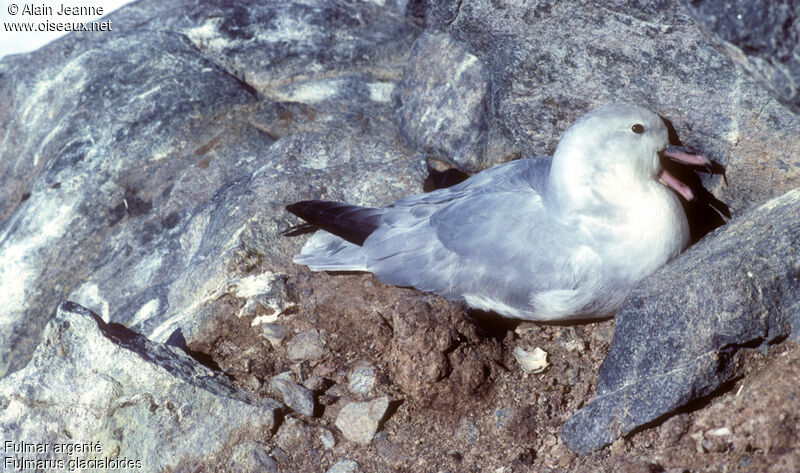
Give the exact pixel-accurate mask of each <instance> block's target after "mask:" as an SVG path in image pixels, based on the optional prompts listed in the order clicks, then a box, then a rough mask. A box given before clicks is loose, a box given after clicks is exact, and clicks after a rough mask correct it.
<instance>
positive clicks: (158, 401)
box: [0, 302, 282, 471]
mask: <svg viewBox="0 0 800 473" xmlns="http://www.w3.org/2000/svg"><path fill="white" fill-rule="evenodd" d="M0 405H3V406H5V408H4V409H3V410H2V411H0V433H2V436H3V438H6V439H20V440H23V439H24V440H25V441H26V442H30V443H41V444H49V445H54V444H55V443H85V442H99V444H98V445H99V446H100V448H101V450H100V454H87V455H95V456H97V457H98V458H101V459H102V458H116V459H119V460H122V459H125V458H127V459H129V460H133V461H136V460H138V461H140V462H141V464H142V469H147V470H152V471H160V470H165V469H172V468H176V467H178V465H180V462H182V461H197V460H200V459H204V460H206V459H208V458H214V456H215V455H218V454H220V453H221V451H222V450H223V448H225V446H226V445H227V444H228V443H231V442H233V441H236V442H241V441H242V440H245V441H247V440H248V439H247V437H251V438H252V439H256V438H261V437H262V436H263V435H264V433H265V432H271V431H272V430H273V429H274V428H275V426H276V425H277V419H278V416H279V415H280V414H281V411H282V406H281V404H280V403H278V402H277V401H272V400H267V401H260V402H255V401H252V400H249V399H248V398H247V397H246V396H245V395H244V394H242V393H241V392H240V391H237V390H235V389H234V388H233V387H232V386H231V385H230V384H229V383H228V382H227V381H226V380H225V377H224V376H219V375H218V373H215V372H214V371H212V370H210V369H208V368H206V367H205V366H202V365H200V364H199V363H197V362H196V361H195V360H194V359H192V358H190V357H189V356H188V355H186V354H185V353H184V352H183V351H182V350H180V349H177V348H175V347H171V346H167V345H163V344H160V343H154V342H151V341H149V340H147V339H146V338H145V337H143V336H141V335H139V334H137V333H135V332H133V331H131V330H128V329H126V328H124V327H122V326H120V325H116V324H106V323H105V322H103V321H102V320H101V319H100V317H99V316H97V315H96V314H94V313H92V312H90V311H88V310H87V309H85V308H83V307H81V306H78V305H76V304H73V303H70V302H65V303H63V304H61V305H60V306H59V308H58V312H57V315H56V317H55V318H54V319H53V320H52V321H51V322H50V323H49V324H48V325H47V328H46V329H45V331H44V333H43V340H42V343H41V344H40V345H39V347H38V348H37V349H36V351H35V352H34V353H33V357H32V359H31V361H30V363H29V364H28V366H26V367H25V368H24V369H22V370H20V371H17V372H15V373H14V374H12V375H9V376H7V377H5V378H4V379H2V380H1V381H0ZM209 412H213V413H214V415H213V416H210V415H208V413H209ZM43 425H47V426H49V427H48V428H47V429H42V426H43ZM242 448H244V447H242ZM87 455H79V456H81V457H82V458H87V459H88V458H89V457H88V456H87ZM237 458H238V457H237ZM259 458H260V457H259ZM65 460H66V459H65Z"/></svg>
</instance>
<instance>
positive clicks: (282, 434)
mask: <svg viewBox="0 0 800 473" xmlns="http://www.w3.org/2000/svg"><path fill="white" fill-rule="evenodd" d="M309 440H310V435H309V432H308V428H307V427H306V425H305V424H304V423H303V421H301V420H300V419H295V418H294V417H287V418H286V419H284V420H283V423H281V426H280V427H279V428H278V431H277V432H276V433H275V443H276V444H277V445H278V447H280V448H281V449H282V450H283V451H284V452H288V453H289V454H291V453H292V452H298V451H301V450H305V449H306V448H308V442H309Z"/></svg>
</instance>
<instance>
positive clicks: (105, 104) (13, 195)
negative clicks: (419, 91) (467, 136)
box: [0, 0, 424, 374]
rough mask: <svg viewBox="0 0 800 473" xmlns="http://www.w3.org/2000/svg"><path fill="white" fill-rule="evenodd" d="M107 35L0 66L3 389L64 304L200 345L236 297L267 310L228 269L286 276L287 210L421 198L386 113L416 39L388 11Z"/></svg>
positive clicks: (126, 29) (159, 7) (252, 13)
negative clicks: (265, 268) (225, 300)
mask: <svg viewBox="0 0 800 473" xmlns="http://www.w3.org/2000/svg"><path fill="white" fill-rule="evenodd" d="M177 11H180V12H181V13H180V14H177V13H175V12H177ZM112 20H113V21H114V22H115V23H114V24H115V25H117V26H118V27H119V30H118V32H117V30H115V32H109V33H103V34H72V35H68V36H67V37H65V38H63V39H61V40H59V41H56V42H54V43H52V44H49V45H47V46H45V47H44V48H42V49H40V50H38V51H35V52H33V53H30V54H26V55H19V56H10V57H6V58H4V59H3V61H2V62H0V96H2V98H3V100H2V101H0V103H2V105H0V129H2V130H4V133H3V140H2V146H0V176H2V186H0V232H2V235H3V237H2V240H0V286H2V287H3V290H2V291H0V374H4V373H6V372H8V371H14V370H17V369H20V368H21V367H23V366H24V365H25V363H26V361H27V359H28V358H29V357H30V355H31V353H32V352H33V349H34V347H35V346H36V344H37V343H38V340H39V336H40V334H41V331H42V329H43V328H44V325H45V324H46V323H47V321H48V320H49V319H50V318H51V317H52V316H53V314H54V313H55V308H56V306H57V305H58V303H59V302H61V301H62V300H65V299H67V298H70V299H72V300H75V301H77V302H79V303H81V304H83V305H85V306H86V307H89V308H91V309H92V310H94V311H96V312H97V313H98V314H100V315H101V316H102V317H103V318H104V320H106V321H114V322H119V323H124V324H126V325H128V326H129V327H131V328H133V329H134V330H137V331H140V332H142V333H144V334H145V335H148V336H151V337H154V338H155V339H158V340H161V341H164V340H166V339H167V338H168V337H169V336H170V335H171V334H173V333H174V332H175V331H176V330H179V329H180V330H181V331H182V335H183V337H185V338H186V339H187V340H191V338H192V334H193V332H194V330H195V329H196V328H197V326H198V325H199V324H201V323H202V322H203V320H205V319H206V318H208V317H211V316H213V314H215V313H217V312H219V309H218V308H217V302H216V301H217V300H218V299H219V298H220V297H221V296H222V295H224V294H225V293H233V294H237V293H240V295H243V296H244V297H245V298H251V297H257V296H258V295H259V294H258V291H262V292H264V293H266V292H268V285H269V283H270V281H267V280H264V281H261V287H260V289H255V291H256V292H255V293H253V292H250V293H247V294H241V291H238V290H237V286H236V285H228V284H227V283H226V280H227V279H228V273H230V271H229V269H231V268H232V269H234V270H235V269H238V270H240V271H241V272H246V271H247V270H248V269H250V268H252V266H251V265H252V264H257V263H258V262H264V261H268V262H271V265H272V266H274V267H285V266H286V265H288V264H289V262H290V256H291V253H293V252H294V251H296V250H297V247H298V245H299V244H300V243H301V242H300V241H298V240H287V239H280V238H279V237H278V236H277V235H278V233H279V230H280V229H282V228H285V227H286V226H287V222H288V220H287V217H286V215H285V214H284V212H283V205H285V204H286V203H288V202H290V201H293V200H298V199H301V198H311V197H328V198H338V199H343V200H350V201H355V202H361V203H365V204H378V203H387V202H391V201H393V200H396V199H397V198H400V197H402V196H404V195H407V194H410V193H412V192H417V191H419V189H420V187H419V182H421V179H422V174H421V173H422V171H423V170H424V167H423V164H422V163H421V162H417V161H416V160H414V159H411V158H410V156H412V155H413V152H412V151H410V150H407V149H406V148H404V147H403V146H402V145H400V144H399V143H398V141H399V135H398V133H397V131H396V128H395V127H394V126H393V125H392V120H393V116H394V111H393V108H392V105H391V101H390V95H391V91H392V89H393V88H394V86H395V84H396V83H397V81H399V79H400V77H401V74H402V69H403V67H404V66H405V62H406V59H407V57H408V54H409V51H410V48H411V45H412V43H413V41H414V38H415V37H416V35H417V34H418V32H419V29H418V27H417V26H416V25H414V24H413V23H412V22H410V21H409V20H406V19H405V18H403V17H402V16H401V15H398V14H397V13H396V12H394V11H393V10H392V9H391V8H390V7H389V6H386V7H380V6H379V5H376V4H373V3H368V2H367V3H352V2H344V1H327V0H325V1H318V2H288V1H276V2H252V1H247V2H237V4H236V5H235V6H234V5H233V4H229V3H224V2H223V3H220V4H218V5H217V4H207V3H201V4H198V3H197V2H193V1H182V2H177V3H176V2H172V3H170V4H169V5H167V4H165V3H163V2H158V1H153V0H143V1H139V2H135V3H133V4H131V5H129V6H126V7H124V8H122V9H120V10H118V11H117V12H115V13H114V14H113V15H112ZM64 84H69V87H65V86H64ZM32 91H33V92H32ZM300 176H302V177H300ZM364 176H369V178H368V179H365V178H364ZM329 182H336V183H337V186H336V187H335V188H331V189H330V190H328V188H327V185H328V183H329ZM220 288H224V289H222V290H220ZM220 291H221V292H220ZM237 291H238V292H237ZM190 306H191V307H194V308H200V309H201V310H200V311H199V313H196V312H194V309H192V311H191V312H192V317H190V316H189V315H188V312H187V308H189V307H190Z"/></svg>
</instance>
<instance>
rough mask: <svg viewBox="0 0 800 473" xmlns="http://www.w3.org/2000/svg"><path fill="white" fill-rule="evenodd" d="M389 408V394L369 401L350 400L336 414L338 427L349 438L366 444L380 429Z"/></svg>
mask: <svg viewBox="0 0 800 473" xmlns="http://www.w3.org/2000/svg"><path fill="white" fill-rule="evenodd" d="M388 409H389V397H388V396H382V397H379V398H377V399H373V400H372V401H368V402H350V403H348V404H346V405H345V406H344V407H343V408H342V410H341V411H339V415H338V416H336V427H338V428H339V430H341V431H342V434H343V435H344V436H345V437H346V438H347V439H348V440H350V441H352V442H356V443H360V444H363V445H366V444H368V443H369V442H370V441H371V440H372V437H373V436H374V435H375V432H377V431H378V426H379V424H380V422H381V420H383V416H384V415H386V411H387V410H388Z"/></svg>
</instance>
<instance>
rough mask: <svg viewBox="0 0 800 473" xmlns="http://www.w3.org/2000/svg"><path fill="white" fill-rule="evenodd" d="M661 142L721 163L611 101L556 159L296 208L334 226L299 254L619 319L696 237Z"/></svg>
mask: <svg viewBox="0 0 800 473" xmlns="http://www.w3.org/2000/svg"><path fill="white" fill-rule="evenodd" d="M660 154H661V155H664V156H666V157H668V158H670V159H672V160H675V161H678V162H681V163H684V164H689V165H694V166H705V167H709V166H710V161H708V160H707V159H706V158H704V157H702V156H699V155H692V154H687V153H685V152H682V151H680V150H679V149H678V148H675V147H670V146H668V137H667V128H666V126H665V124H664V122H663V121H662V119H661V118H660V117H659V116H658V115H657V114H655V113H653V112H651V111H650V110H647V109H645V108H642V107H638V106H634V105H608V106H604V107H601V108H598V109H596V110H594V111H592V112H590V113H587V114H586V115H584V116H583V117H581V118H580V119H579V120H578V121H576V122H575V123H574V124H573V125H572V126H571V127H570V128H569V129H568V130H567V131H566V132H565V133H564V135H563V136H562V137H561V140H560V141H559V144H558V147H557V149H556V152H555V154H554V155H553V157H552V160H550V159H549V158H530V159H521V160H518V161H513V162H510V163H506V164H501V165H499V166H495V167H493V168H490V169H487V170H485V171H483V172H480V173H477V174H475V175H474V176H472V177H470V178H469V179H467V180H466V181H464V182H462V183H460V184H457V185H455V186H453V187H449V188H445V189H439V190H436V191H433V192H430V193H427V194H420V195H414V196H411V197H407V198H405V199H402V200H399V201H397V202H395V203H393V204H391V205H388V206H386V207H380V208H375V207H360V206H354V205H349V204H343V203H339V202H329V201H319V200H312V201H303V202H298V203H295V204H291V205H289V206H287V209H288V210H289V211H290V212H292V213H294V214H295V215H298V216H299V217H301V218H303V219H304V220H306V221H308V222H309V223H311V224H314V225H315V226H316V227H318V228H320V229H321V230H320V231H317V232H316V233H315V234H314V235H313V236H312V237H311V238H310V239H309V240H308V242H306V244H305V246H304V247H303V249H302V251H301V253H300V254H298V255H296V256H295V257H294V262H295V263H297V264H302V265H306V266H308V267H309V268H310V269H312V270H313V271H325V270H328V271H368V272H371V273H373V274H374V275H375V276H376V277H377V278H378V279H379V280H381V281H383V282H385V283H388V284H393V285H397V286H411V287H414V288H416V289H419V290H421V291H427V292H431V293H434V294H438V295H440V296H443V297H445V298H447V299H452V300H459V301H463V302H465V303H466V304H467V305H468V306H470V307H473V308H476V309H481V310H485V311H492V312H496V313H498V314H501V315H504V316H507V317H513V318H520V319H528V320H540V321H542V320H560V319H577V318H595V317H607V316H610V315H613V314H614V313H615V312H616V310H617V309H618V308H619V306H620V305H621V304H622V302H623V300H624V299H625V297H626V296H627V294H628V292H629V291H630V290H631V289H632V288H633V286H634V285H636V284H637V283H638V282H639V281H641V280H642V279H644V278H645V277H647V276H649V275H650V274H652V273H653V272H654V271H655V270H657V269H658V268H660V267H661V266H663V265H664V264H666V263H667V262H668V261H669V260H671V259H672V258H674V257H675V256H677V255H678V254H679V253H680V252H681V251H683V249H684V248H686V246H687V245H688V243H689V226H688V223H687V220H686V216H685V213H684V211H683V209H682V207H681V204H680V201H679V200H678V197H677V196H676V194H675V193H677V194H680V195H681V196H683V197H684V198H685V199H687V200H692V199H693V194H692V191H691V190H690V189H689V188H688V187H687V186H686V185H684V184H683V183H681V182H680V181H678V180H677V179H676V178H675V177H674V176H672V175H671V174H669V173H668V172H667V171H666V170H664V169H663V168H662V166H661V163H660V160H659V155H660ZM673 191H674V192H675V193H673Z"/></svg>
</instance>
